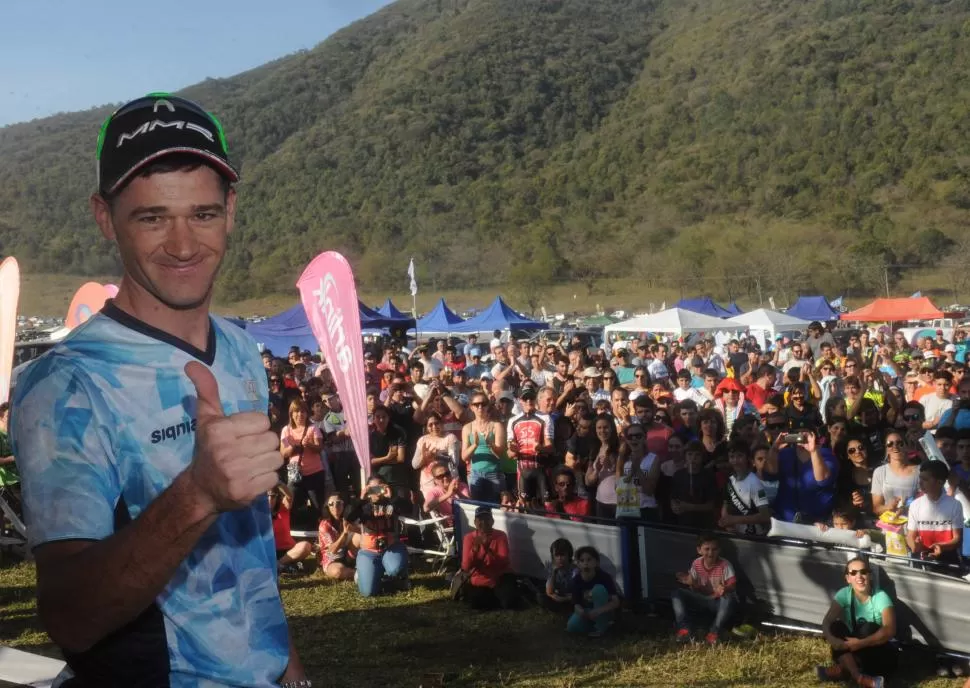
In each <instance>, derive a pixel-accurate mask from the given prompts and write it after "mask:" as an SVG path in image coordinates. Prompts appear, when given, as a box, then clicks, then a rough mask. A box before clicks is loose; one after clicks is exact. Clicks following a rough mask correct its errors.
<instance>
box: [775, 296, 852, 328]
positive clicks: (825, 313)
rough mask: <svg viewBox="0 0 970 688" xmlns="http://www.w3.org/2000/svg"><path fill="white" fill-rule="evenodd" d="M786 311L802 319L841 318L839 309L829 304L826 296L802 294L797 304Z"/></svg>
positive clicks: (824, 319)
mask: <svg viewBox="0 0 970 688" xmlns="http://www.w3.org/2000/svg"><path fill="white" fill-rule="evenodd" d="M785 312H786V313H788V315H793V316H795V317H796V318H801V319H802V320H818V321H819V322H825V321H827V320H838V319H839V313H838V311H836V310H835V309H834V308H832V306H830V305H829V302H828V301H827V300H826V298H825V297H824V296H800V297H798V301H796V302H795V305H794V306H792V307H791V308H789V309H788V310H787V311H785Z"/></svg>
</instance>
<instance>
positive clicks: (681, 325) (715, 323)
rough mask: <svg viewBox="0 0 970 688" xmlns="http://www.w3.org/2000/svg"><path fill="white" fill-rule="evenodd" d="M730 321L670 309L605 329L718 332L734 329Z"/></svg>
mask: <svg viewBox="0 0 970 688" xmlns="http://www.w3.org/2000/svg"><path fill="white" fill-rule="evenodd" d="M732 324H733V323H731V322H730V321H729V320H722V319H721V318H715V317H714V316H711V315H704V314H703V313H695V312H693V311H685V310H684V309H683V308H668V309H667V310H665V311H660V312H659V313H651V314H650V315H642V316H639V317H636V318H630V319H629V320H624V321H622V322H618V323H613V324H612V325H607V326H606V327H605V328H603V331H604V332H605V333H607V334H609V333H620V332H628V333H636V332H662V333H665V334H667V333H669V334H678V335H679V334H684V333H685V332H716V331H718V330H725V329H733V328H731V325H732Z"/></svg>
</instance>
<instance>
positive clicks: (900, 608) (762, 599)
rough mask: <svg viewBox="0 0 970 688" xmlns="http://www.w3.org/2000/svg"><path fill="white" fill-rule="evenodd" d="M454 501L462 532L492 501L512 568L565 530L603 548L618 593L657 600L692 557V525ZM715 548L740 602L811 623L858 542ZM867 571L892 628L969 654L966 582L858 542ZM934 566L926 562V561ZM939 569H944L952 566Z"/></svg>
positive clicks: (731, 538) (529, 565) (734, 538)
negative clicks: (885, 601)
mask: <svg viewBox="0 0 970 688" xmlns="http://www.w3.org/2000/svg"><path fill="white" fill-rule="evenodd" d="M459 505H460V508H459V509H458V510H457V511H456V516H457V518H456V519H455V523H456V530H457V532H458V538H457V541H458V544H459V548H460V546H461V536H460V534H461V533H467V532H469V531H468V529H469V528H474V525H473V521H474V514H475V509H476V508H477V507H479V506H490V507H492V508H493V514H494V518H495V527H496V528H497V529H499V530H502V531H504V532H505V533H506V534H507V535H508V537H509V548H510V555H511V559H512V567H513V569H514V570H515V572H516V573H518V574H520V575H528V576H531V577H535V578H545V576H546V572H547V565H548V563H549V561H550V556H549V546H550V545H551V544H552V542H553V540H555V539H557V538H560V537H564V538H566V539H568V540H569V541H570V542H571V543H572V545H573V547H574V548H575V547H580V546H583V545H592V546H593V547H596V549H597V550H599V552H600V554H601V556H602V557H603V560H602V566H603V569H604V570H605V571H606V572H607V573H609V574H611V575H613V576H614V577H615V578H616V580H617V583H618V584H619V585H620V587H621V588H622V590H623V592H624V595H625V596H626V597H627V599H638V598H639V599H652V600H661V599H666V598H669V597H670V593H671V591H672V590H673V589H674V588H675V587H676V586H677V582H676V578H675V574H676V573H677V572H678V571H686V570H687V568H688V567H689V565H690V563H691V562H692V561H693V560H694V559H695V558H696V557H697V549H696V540H697V533H698V531H696V530H690V529H686V528H677V527H674V526H666V525H660V524H655V523H647V522H643V521H632V520H631V521H611V520H607V519H594V518H590V519H585V518H581V519H580V518H576V517H572V516H571V517H570V518H571V519H574V520H568V521H567V520H563V519H559V518H551V517H550V515H541V514H532V513H520V512H516V511H504V510H502V509H500V508H499V507H497V506H495V505H494V504H482V503H478V502H473V501H470V500H462V501H461V502H460V503H459ZM718 535H719V537H720V538H721V555H722V556H723V557H725V558H726V559H728V560H729V561H730V562H731V564H732V565H733V566H734V568H735V570H736V571H737V574H738V592H739V594H740V595H741V596H742V598H743V599H746V600H747V601H748V602H749V603H757V604H759V605H761V606H767V610H768V613H769V614H770V615H771V616H773V617H777V618H781V619H786V620H791V621H796V622H799V623H804V624H819V623H820V622H821V620H822V617H823V616H824V615H825V612H826V610H827V609H828V607H829V605H830V604H831V601H832V598H833V596H834V595H835V593H836V591H837V590H839V589H840V588H842V587H844V586H845V585H846V583H845V578H844V575H843V570H844V567H845V564H846V562H847V561H848V560H849V559H850V558H852V557H853V556H856V555H857V554H859V553H860V550H857V549H852V548H849V547H842V546H838V545H826V544H821V543H814V542H802V541H796V540H790V539H787V538H786V539H781V538H760V537H745V536H739V535H732V534H729V533H719V534H718ZM862 553H863V554H865V555H866V556H867V557H868V559H869V562H870V567H871V568H872V569H873V572H874V579H873V583H874V585H876V586H878V587H880V588H882V589H884V590H886V592H888V593H889V595H890V596H891V597H892V599H893V601H894V602H895V604H896V614H897V632H896V637H897V638H898V639H899V640H900V641H902V642H916V643H920V644H925V645H928V646H931V647H936V648H940V649H946V650H949V651H953V652H959V653H964V654H970V633H968V632H967V630H968V628H970V626H968V619H970V585H968V583H967V582H966V581H965V580H963V579H962V578H959V577H957V576H955V575H952V574H953V573H955V571H953V570H952V569H950V568H948V567H943V566H940V567H935V568H936V569H938V570H921V569H920V568H915V567H914V566H913V563H912V562H911V561H910V560H909V559H906V558H903V557H893V556H888V555H883V554H874V553H871V552H868V551H866V552H862ZM931 568H933V567H931ZM940 571H949V573H950V574H951V575H947V573H942V572H940Z"/></svg>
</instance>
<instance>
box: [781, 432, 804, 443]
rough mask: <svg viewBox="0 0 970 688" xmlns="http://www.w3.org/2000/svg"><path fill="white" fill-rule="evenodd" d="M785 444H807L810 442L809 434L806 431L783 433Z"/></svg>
mask: <svg viewBox="0 0 970 688" xmlns="http://www.w3.org/2000/svg"><path fill="white" fill-rule="evenodd" d="M782 441H783V442H784V443H785V444H805V443H806V442H808V435H807V434H806V433H804V432H786V433H785V434H784V435H782Z"/></svg>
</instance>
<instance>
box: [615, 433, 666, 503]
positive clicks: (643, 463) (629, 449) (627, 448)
mask: <svg viewBox="0 0 970 688" xmlns="http://www.w3.org/2000/svg"><path fill="white" fill-rule="evenodd" d="M660 463H661V461H660V459H659V458H658V457H657V455H656V454H654V453H653V452H651V451H650V450H649V449H648V448H647V435H646V432H645V429H644V428H642V427H640V426H639V425H630V426H628V427H627V428H626V429H625V430H624V431H623V439H622V441H621V443H620V454H619V458H618V460H617V462H616V481H615V483H616V484H617V485H619V484H620V481H621V479H631V478H632V480H633V482H634V484H636V485H637V487H638V488H639V490H638V491H639V493H640V494H639V499H640V518H641V519H643V520H645V521H659V520H660V509H659V508H658V506H657V498H656V491H657V481H658V479H659V478H660Z"/></svg>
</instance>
